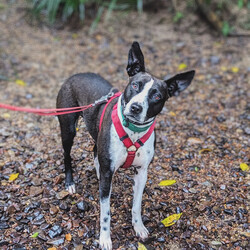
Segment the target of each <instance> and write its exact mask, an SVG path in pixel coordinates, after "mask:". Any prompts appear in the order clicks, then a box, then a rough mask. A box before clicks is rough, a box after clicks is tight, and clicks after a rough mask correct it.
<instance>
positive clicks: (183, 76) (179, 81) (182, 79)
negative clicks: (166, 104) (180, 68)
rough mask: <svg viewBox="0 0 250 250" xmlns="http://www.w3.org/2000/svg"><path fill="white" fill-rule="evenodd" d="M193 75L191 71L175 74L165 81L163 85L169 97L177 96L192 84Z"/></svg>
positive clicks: (193, 72)
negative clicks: (165, 85) (165, 86)
mask: <svg viewBox="0 0 250 250" xmlns="http://www.w3.org/2000/svg"><path fill="white" fill-rule="evenodd" d="M194 74H195V71H194V70H191V71H188V72H185V73H180V74H177V75H175V76H174V77H171V78H170V79H168V80H165V83H166V84H167V89H168V94H169V97H171V96H177V95H179V94H180V92H182V91H183V90H185V89H186V88H187V87H188V86H189V85H190V83H191V82H192V80H193V78H194Z"/></svg>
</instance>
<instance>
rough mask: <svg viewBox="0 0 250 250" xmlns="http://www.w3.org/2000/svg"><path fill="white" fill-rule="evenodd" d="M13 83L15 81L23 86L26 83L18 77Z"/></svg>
mask: <svg viewBox="0 0 250 250" xmlns="http://www.w3.org/2000/svg"><path fill="white" fill-rule="evenodd" d="M15 83H16V84H17V85H20V86H23V87H25V86H26V85H27V83H26V82H24V81H23V80H20V79H17V80H16V81H15Z"/></svg>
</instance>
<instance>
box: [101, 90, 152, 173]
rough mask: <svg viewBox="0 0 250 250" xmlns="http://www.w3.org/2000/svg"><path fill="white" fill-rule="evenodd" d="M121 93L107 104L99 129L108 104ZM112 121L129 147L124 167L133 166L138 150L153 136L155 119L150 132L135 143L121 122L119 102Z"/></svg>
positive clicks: (118, 94) (116, 95) (121, 138)
mask: <svg viewBox="0 0 250 250" xmlns="http://www.w3.org/2000/svg"><path fill="white" fill-rule="evenodd" d="M120 95H121V93H120V92H118V93H116V94H115V95H114V96H112V97H111V98H110V99H109V101H108V102H107V104H106V105H105V107H104V109H103V112H102V115H101V119H100V124H99V131H100V130H101V125H102V121H103V117H104V113H105V111H106V109H107V106H108V105H109V103H110V102H111V101H112V100H113V99H114V98H116V97H118V96H120ZM111 117H112V121H113V124H114V126H115V130H116V133H117V134H118V136H119V138H120V140H121V141H122V142H123V144H124V146H125V147H126V148H127V153H128V155H127V159H126V161H125V163H124V164H123V166H122V167H123V168H129V167H130V166H132V164H133V161H134V159H135V154H136V152H137V150H138V149H139V148H140V147H141V146H143V145H144V143H145V142H146V141H147V140H148V139H149V137H150V136H151V134H152V133H153V131H154V128H155V121H154V123H153V124H152V125H151V127H150V128H149V130H148V132H147V133H146V134H145V135H144V136H143V137H141V138H140V139H138V140H137V141H136V142H135V143H133V142H132V141H131V139H130V138H129V136H128V134H127V133H126V132H125V130H124V129H123V126H122V124H121V121H120V119H119V116H118V111H117V103H116V104H115V106H114V107H113V111H112V115H111Z"/></svg>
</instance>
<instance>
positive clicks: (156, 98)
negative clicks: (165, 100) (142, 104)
mask: <svg viewBox="0 0 250 250" xmlns="http://www.w3.org/2000/svg"><path fill="white" fill-rule="evenodd" d="M153 99H154V100H155V101H159V100H160V99H161V95H160V94H154V95H153Z"/></svg>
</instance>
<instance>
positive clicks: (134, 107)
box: [130, 103, 142, 114]
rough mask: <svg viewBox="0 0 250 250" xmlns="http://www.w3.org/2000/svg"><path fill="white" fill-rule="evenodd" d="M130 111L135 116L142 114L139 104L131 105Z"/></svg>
mask: <svg viewBox="0 0 250 250" xmlns="http://www.w3.org/2000/svg"><path fill="white" fill-rule="evenodd" d="M130 111H131V112H132V113H134V114H140V113H141V112H142V106H141V105H139V104H138V103H133V104H132V105H131V108H130Z"/></svg>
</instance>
